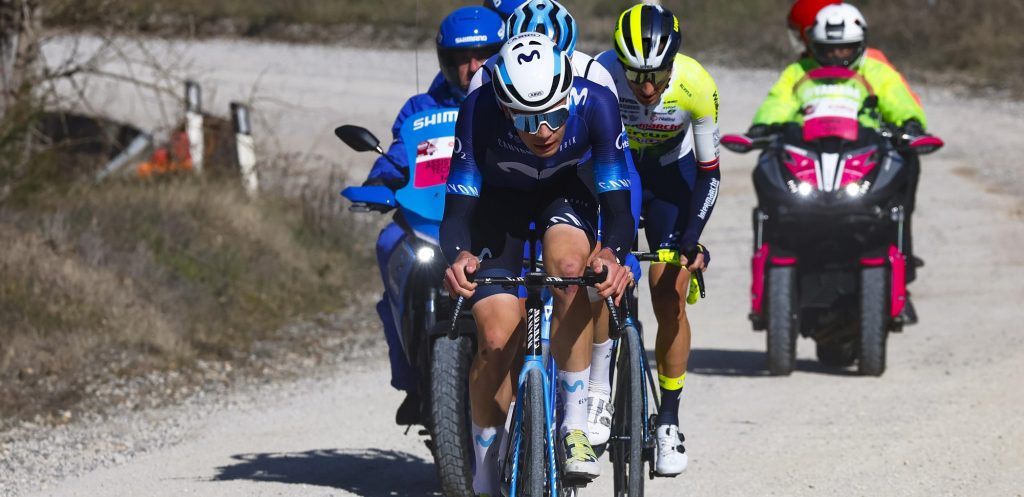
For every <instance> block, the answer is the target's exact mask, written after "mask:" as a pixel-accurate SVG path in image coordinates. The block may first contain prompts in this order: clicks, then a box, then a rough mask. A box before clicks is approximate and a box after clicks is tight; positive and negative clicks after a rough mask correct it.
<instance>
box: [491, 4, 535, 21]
mask: <svg viewBox="0 0 1024 497" xmlns="http://www.w3.org/2000/svg"><path fill="white" fill-rule="evenodd" d="M524 3H526V0H484V7H487V8H488V9H491V10H493V11H495V12H497V13H498V15H499V16H501V18H502V19H508V16H510V15H512V12H513V11H514V10H516V7H519V6H520V5H522V4H524Z"/></svg>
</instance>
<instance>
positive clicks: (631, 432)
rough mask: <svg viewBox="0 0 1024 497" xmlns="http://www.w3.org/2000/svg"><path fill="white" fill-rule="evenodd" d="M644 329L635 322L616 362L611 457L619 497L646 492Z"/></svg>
mask: <svg viewBox="0 0 1024 497" xmlns="http://www.w3.org/2000/svg"><path fill="white" fill-rule="evenodd" d="M642 353H643V348H642V347H641V345H640V332H639V331H638V330H637V329H636V328H635V327H634V326H632V325H629V326H627V327H626V329H625V330H624V332H623V334H622V337H621V338H620V339H619V358H618V362H617V363H616V366H615V368H616V371H615V375H616V381H615V403H614V406H615V411H614V412H613V413H612V438H611V440H610V441H609V444H610V445H609V458H610V459H611V460H612V469H613V470H614V475H615V495H616V497H625V496H629V497H634V496H641V495H643V494H644V461H643V449H644V441H645V440H644V438H645V435H646V434H645V432H644V424H645V423H646V421H647V419H646V418H647V413H645V412H644V407H645V402H644V398H643V396H644V394H646V391H645V390H644V384H643V376H642V375H643V374H644V372H643V371H642V370H641V369H640V368H641V366H640V365H641V364H642V363H641V361H640V354H642Z"/></svg>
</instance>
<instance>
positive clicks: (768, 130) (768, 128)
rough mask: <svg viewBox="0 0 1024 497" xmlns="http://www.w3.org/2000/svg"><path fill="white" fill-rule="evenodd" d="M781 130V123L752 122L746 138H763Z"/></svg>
mask: <svg viewBox="0 0 1024 497" xmlns="http://www.w3.org/2000/svg"><path fill="white" fill-rule="evenodd" d="M781 132H782V125H781V124H754V125H752V126H750V129H748V130H747V137H748V138H765V137H767V136H771V135H775V134H779V133H781Z"/></svg>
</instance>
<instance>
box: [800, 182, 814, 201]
mask: <svg viewBox="0 0 1024 497" xmlns="http://www.w3.org/2000/svg"><path fill="white" fill-rule="evenodd" d="M812 191H814V187H813V186H811V184H810V183H806V182H804V183H800V184H799V185H797V187H796V192H797V193H799V194H800V196H801V197H806V196H808V195H810V194H811V192H812Z"/></svg>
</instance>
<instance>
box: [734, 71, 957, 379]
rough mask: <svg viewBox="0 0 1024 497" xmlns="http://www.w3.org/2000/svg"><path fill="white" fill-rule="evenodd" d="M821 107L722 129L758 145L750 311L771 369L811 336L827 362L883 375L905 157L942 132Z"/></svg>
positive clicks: (898, 289) (891, 327) (737, 146)
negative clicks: (763, 124) (754, 127)
mask: <svg viewBox="0 0 1024 497" xmlns="http://www.w3.org/2000/svg"><path fill="white" fill-rule="evenodd" d="M841 71H846V72H851V71H848V70H846V69H839V70H837V69H835V68H829V69H828V72H827V73H825V74H824V76H827V77H833V78H834V77H836V76H837V75H838V76H841V75H839V74H838V72H841ZM811 76H812V77H813V76H815V75H814V71H812V72H811ZM817 76H819V77H822V76H823V75H822V74H821V73H819V74H818V75H817ZM819 104H821V102H819ZM822 107H825V108H828V107H829V106H828V105H818V106H817V108H816V109H815V110H816V111H817V112H816V113H814V114H813V115H812V116H808V114H807V113H806V111H805V120H804V125H803V126H800V125H798V124H787V125H782V126H776V127H775V131H776V132H775V133H772V134H770V135H769V136H765V137H762V138H756V139H755V138H750V137H748V136H745V135H726V136H724V137H723V138H722V144H723V145H724V146H725V147H726V148H728V149H729V150H732V151H734V152H740V153H746V152H749V151H751V150H753V149H755V148H757V149H763V152H762V154H761V156H760V158H759V160H758V164H757V167H756V169H755V170H754V173H753V180H754V186H755V189H756V191H757V199H758V204H757V207H755V208H754V211H753V228H754V255H753V258H752V264H751V269H752V273H753V283H752V285H751V313H750V319H751V321H752V324H753V327H754V329H755V330H767V348H768V368H769V371H770V373H771V374H773V375H788V374H790V373H791V372H792V371H793V369H794V367H795V364H796V339H797V337H798V334H800V335H803V336H805V337H809V338H812V339H814V341H815V342H816V344H817V354H818V359H819V360H820V361H821V362H822V363H824V364H827V365H830V366H849V365H852V364H853V362H854V361H857V363H858V370H859V372H860V373H861V374H864V375H872V376H879V375H881V374H882V373H883V372H884V371H885V356H886V341H887V339H888V334H889V332H890V331H899V330H901V329H902V325H903V323H902V321H901V319H900V317H899V316H900V313H901V311H903V306H904V305H905V302H906V296H907V291H906V281H905V277H906V265H907V260H906V257H905V256H904V252H903V244H904V238H905V236H906V233H905V231H904V220H905V203H906V200H907V195H908V171H907V169H908V168H907V167H906V164H905V160H917V155H918V154H925V153H930V152H934V151H935V150H938V149H939V148H940V147H941V146H942V145H943V142H942V140H940V139H938V138H937V137H934V136H930V135H923V136H906V135H902V136H894V135H896V134H897V133H895V132H893V131H892V130H887V129H884V128H883V130H882V131H876V130H874V129H871V128H867V127H864V126H861V125H859V123H858V120H857V114H858V112H862V110H859V109H853V112H852V113H850V112H847V113H845V114H844V112H843V111H842V109H840V108H837V107H834V106H833V107H832V108H831V109H830V112H829V113H828V114H823V113H822V112H820V111H821V109H822Z"/></svg>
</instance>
